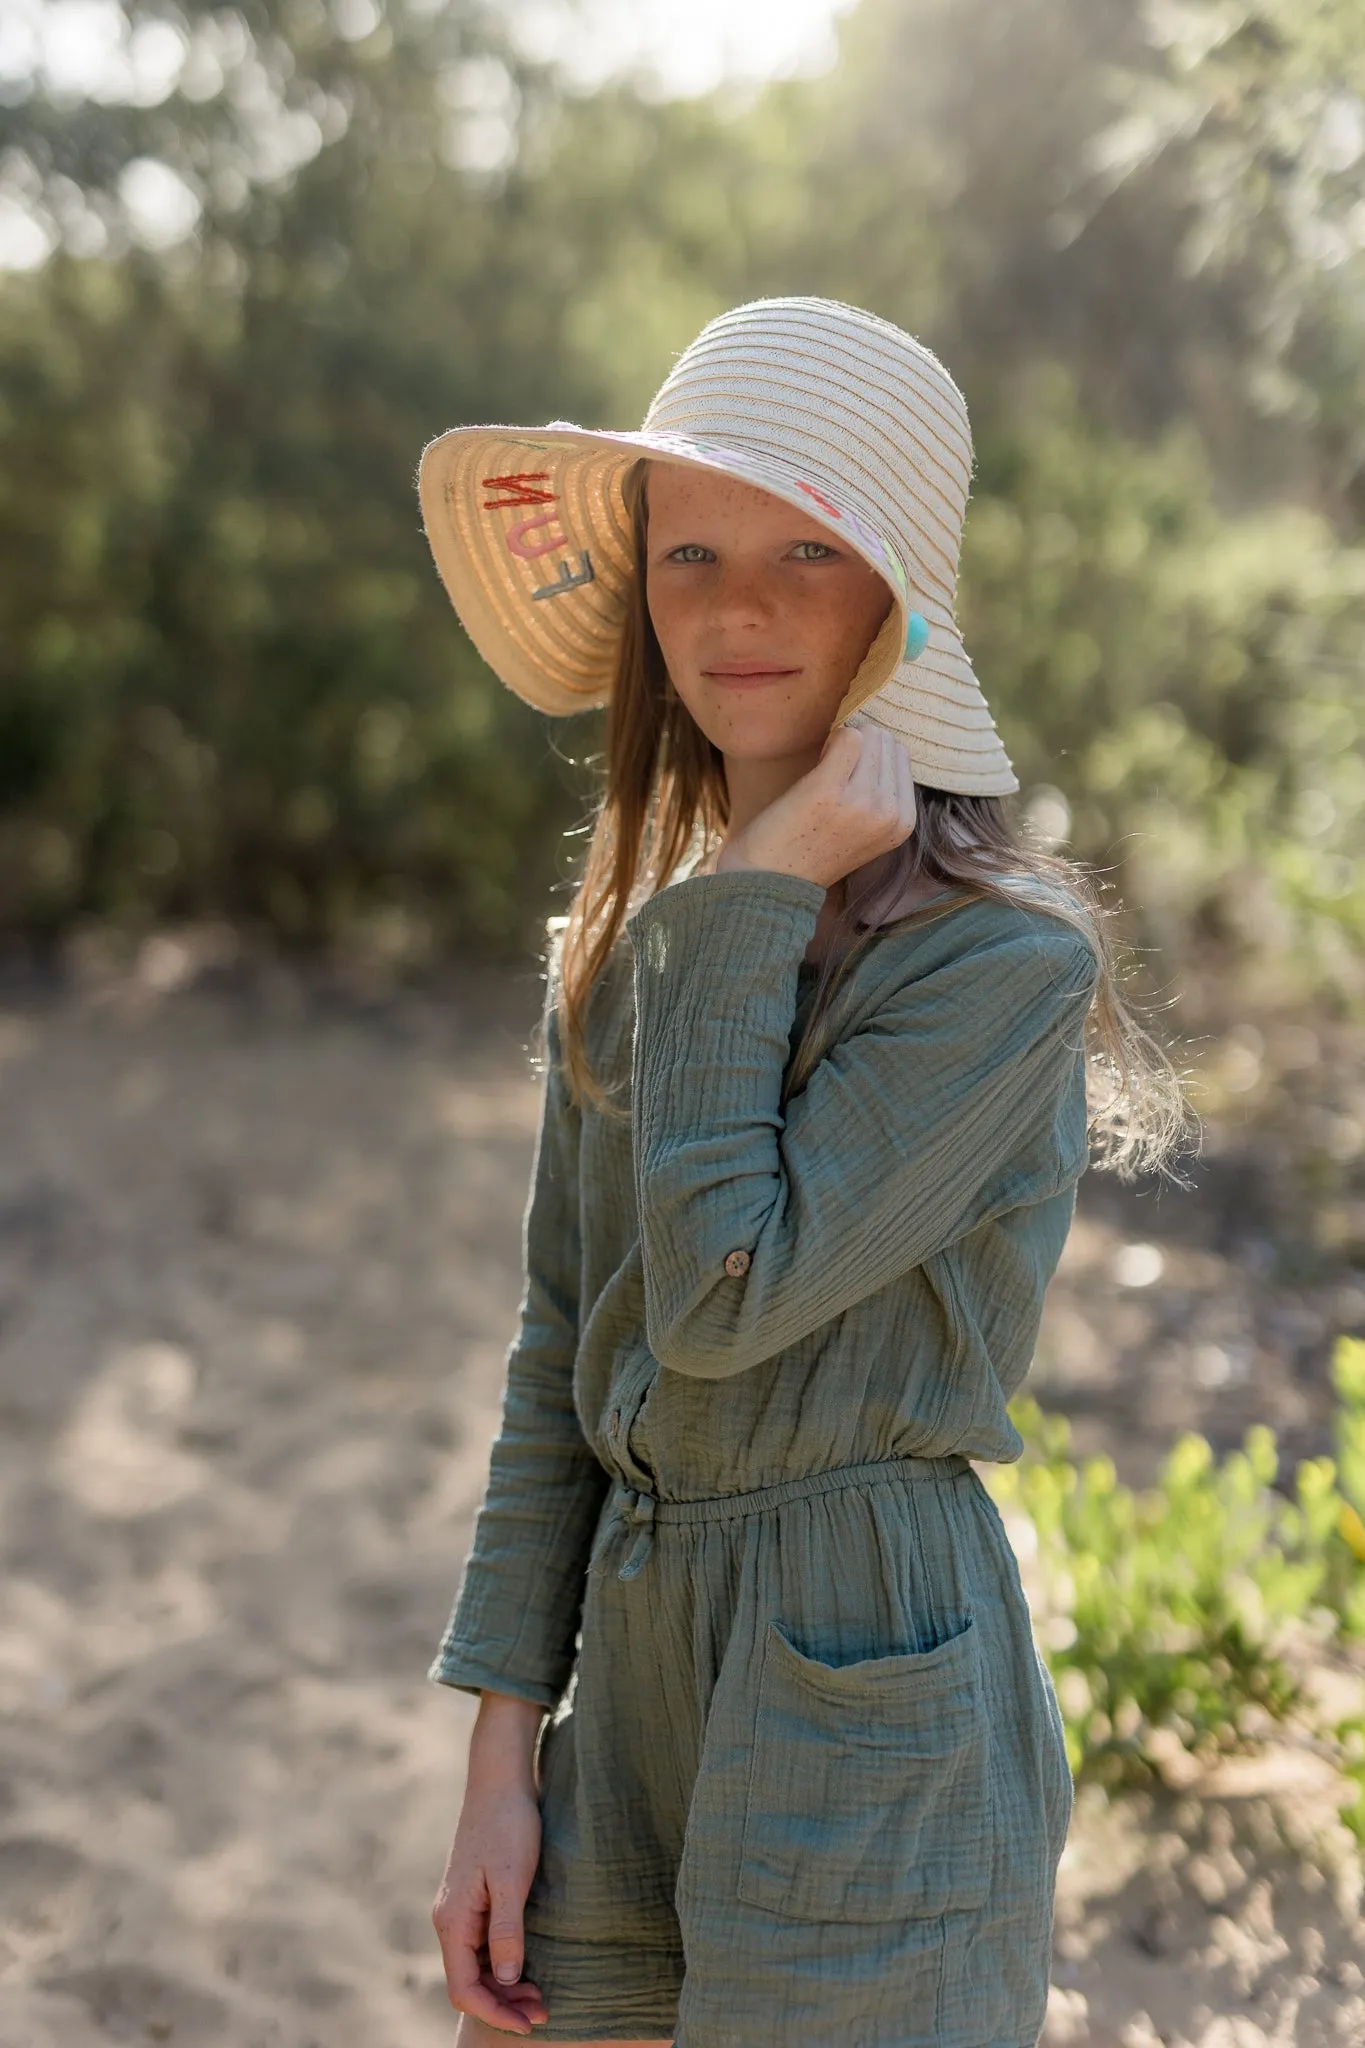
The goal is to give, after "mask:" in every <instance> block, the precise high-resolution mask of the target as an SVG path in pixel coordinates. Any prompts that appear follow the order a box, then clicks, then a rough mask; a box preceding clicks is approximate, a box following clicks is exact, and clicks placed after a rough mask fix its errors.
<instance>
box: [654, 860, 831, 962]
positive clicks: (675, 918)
mask: <svg viewBox="0 0 1365 2048" xmlns="http://www.w3.org/2000/svg"><path fill="white" fill-rule="evenodd" d="M826 893H827V892H826V890H825V888H824V885H823V884H822V883H820V882H808V881H807V880H806V879H805V878H804V876H801V875H784V874H780V873H779V872H778V871H777V869H775V868H727V869H725V870H724V871H723V872H722V873H721V874H719V875H689V876H688V877H687V879H686V880H685V881H682V882H670V883H669V885H668V886H667V888H664V889H660V890H658V891H657V893H656V894H655V895H653V896H649V897H646V899H645V901H644V902H643V903H641V904H640V905H638V907H637V908H636V909H635V910H634V911H632V913H631V914H630V916H629V917H628V918H627V919H626V930H627V931H628V932H629V933H630V936H631V938H632V940H633V942H634V944H635V946H636V948H637V950H638V949H639V948H641V947H642V946H643V947H644V948H645V949H646V950H647V952H648V953H649V955H650V957H651V958H653V956H654V955H655V954H657V953H659V952H662V953H663V954H665V955H666V953H667V951H668V943H667V940H668V938H669V937H671V936H672V935H673V934H674V933H676V935H677V938H678V940H679V942H680V943H681V944H683V945H686V944H687V943H688V942H689V939H690V938H691V937H692V936H694V935H695V937H696V938H697V939H698V940H700V939H702V938H703V937H704V938H705V941H706V944H707V949H708V953H710V952H711V949H712V948H713V947H714V946H719V947H720V948H721V951H722V953H723V955H725V956H727V957H726V959H725V960H723V961H722V964H728V956H730V955H733V957H734V959H735V960H736V961H742V960H744V959H746V958H752V954H753V948H754V944H755V941H761V939H762V938H764V937H768V938H770V939H772V940H776V941H777V942H778V943H779V944H780V943H781V942H782V941H783V940H784V939H785V940H787V941H788V943H790V944H794V943H795V942H796V939H797V938H798V936H799V938H800V942H801V951H803V952H804V950H805V948H806V946H807V945H808V944H809V943H810V940H811V937H812V935H813V934H814V931H815V922H816V919H817V918H818V917H819V915H820V911H821V909H822V907H823V905H824V901H825V896H826ZM661 935H663V942H662V945H661V944H660V940H661ZM655 964H657V965H660V966H662V965H663V964H664V962H663V960H662V959H658V960H657V961H656V962H655Z"/></svg>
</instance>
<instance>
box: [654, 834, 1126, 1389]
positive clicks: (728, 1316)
mask: <svg viewBox="0 0 1365 2048" xmlns="http://www.w3.org/2000/svg"><path fill="white" fill-rule="evenodd" d="M824 895H825V891H824V889H823V887H822V886H821V885H819V884H818V883H815V882H810V881H807V880H806V879H804V878H803V877H798V876H795V875H790V874H779V873H776V872H767V871H753V870H746V871H739V872H722V873H720V874H716V875H711V876H694V877H690V878H689V879H688V880H686V881H683V882H677V883H674V884H673V885H672V886H671V887H669V888H667V889H664V890H661V891H660V892H659V893H658V894H657V895H655V896H653V897H651V898H649V899H648V901H647V902H645V903H644V904H642V905H641V906H640V908H639V909H638V910H637V911H636V912H635V913H634V915H633V916H632V917H631V919H630V920H629V923H628V930H629V932H630V936H631V939H632V941H633V944H634V948H635V969H634V973H635V1001H636V1037H635V1055H634V1058H635V1072H634V1095H633V1100H634V1106H635V1146H636V1153H635V1170H636V1183H637V1192H638V1197H639V1204H640V1228H641V1241H642V1249H643V1254H644V1273H645V1301H646V1319H647V1324H646V1328H647V1337H648V1341H649V1346H650V1349H651V1351H652V1352H653V1353H654V1356H655V1357H656V1358H657V1359H658V1360H659V1362H660V1364H661V1365H664V1366H666V1367H670V1368H672V1369H673V1370H674V1371H676V1372H684V1373H689V1374H691V1375H693V1376H694V1377H696V1378H700V1379H727V1378H729V1377H731V1376H732V1375H733V1374H735V1373H740V1372H744V1371H746V1370H747V1369H748V1367H750V1366H752V1365H757V1364H759V1363H760V1362H761V1361H762V1360H764V1359H766V1358H771V1357H772V1356H773V1355H774V1354H775V1353H776V1352H778V1351H781V1350H783V1349H785V1348H786V1347H787V1346H789V1345H791V1344H794V1343H796V1342H798V1341H799V1340H800V1339H801V1338H803V1337H805V1336H807V1335H808V1334H809V1333H810V1332H811V1331H812V1330H815V1329H818V1328H819V1327H820V1326H821V1325H822V1324H823V1323H826V1322H828V1321H830V1320H831V1319H832V1318H834V1317H836V1316H838V1315H840V1314H842V1313H843V1312H844V1311H845V1310H846V1309H848V1308H850V1307H852V1305H853V1304H854V1303H855V1302H857V1301H860V1300H861V1299H863V1298H864V1297H865V1296H866V1295H869V1294H871V1293H873V1292H875V1291H876V1290H877V1289H878V1288H881V1287H884V1286H885V1285H886V1284H887V1283H888V1282H889V1281H891V1280H894V1279H895V1278H896V1277H897V1276H898V1275H900V1274H902V1273H905V1272H907V1271H909V1270H911V1269H912V1268H913V1267H915V1266H917V1265H920V1264H922V1263H923V1262H924V1261H925V1260H926V1259H927V1258H929V1257H931V1256H932V1255H933V1254H934V1253H935V1252H936V1251H939V1250H941V1249H943V1248H944V1247H945V1246H946V1245H949V1244H951V1243H953V1242H954V1241H955V1240H956V1239H958V1238H959V1237H961V1236H963V1235H964V1234H965V1233H966V1232H967V1231H969V1230H971V1229H974V1228H975V1227H976V1226H977V1225H979V1224H981V1223H983V1222H985V1221H986V1220H987V1219H988V1218H989V1217H991V1216H993V1215H998V1214H1000V1213H1001V1212H1003V1211H1004V1210H1005V1209H1007V1208H1011V1207H1014V1206H1016V1205H1017V1204H1018V1203H1020V1202H1021V1201H1038V1200H1041V1199H1043V1198H1044V1197H1046V1196H1047V1195H1049V1194H1052V1193H1055V1192H1057V1191H1058V1190H1059V1189H1060V1188H1062V1187H1064V1186H1066V1185H1068V1184H1069V1183H1070V1182H1071V1181H1074V1180H1075V1179H1076V1178H1077V1177H1078V1176H1079V1174H1080V1172H1081V1171H1082V1169H1083V1167H1084V1164H1085V1158H1086V1140H1085V1114H1084V1091H1083V1087H1082V1086H1080V1085H1079V1083H1080V1076H1081V1073H1082V1071H1083V1065H1082V1054H1081V1050H1080V1047H1081V1042H1082V1029H1083V1024H1084V1019H1085V1014H1086V1010H1087V1008H1088V1006H1089V1001H1090V996H1091V993H1092V991H1093V988H1094V983H1095V974H1096V967H1095V962H1094V959H1093V956H1092V954H1091V952H1090V950H1089V948H1088V947H1087V946H1086V945H1085V943H1084V941H1083V940H1082V939H1080V938H1079V937H1078V936H1077V935H1075V934H1074V933H1072V932H1071V931H1070V930H1069V929H1068V928H1067V927H1066V926H1064V925H1062V924H1060V923H1059V922H1057V921H1056V920H1055V919H1052V918H1049V917H1046V916H1044V915H1042V914H1041V913H1040V914H1038V915H1036V916H1029V915H1018V914H1015V913H1012V912H1010V911H1008V910H1003V911H1001V912H1000V913H998V914H995V915H992V914H991V911H992V909H993V908H994V907H993V906H979V907H971V908H967V909H962V910H958V911H955V912H953V913H952V914H951V916H949V917H947V918H945V919H943V920H941V921H940V925H939V927H938V929H939V931H940V933H947V932H948V931H949V928H950V927H955V926H956V921H957V920H958V919H972V920H974V927H973V936H972V939H971V943H970V944H969V945H968V946H967V947H966V949H965V950H964V949H963V948H962V946H961V944H960V943H955V942H954V941H955V940H957V939H958V938H959V936H960V933H961V927H957V930H956V932H955V933H954V935H953V938H951V939H946V940H941V941H940V944H939V947H938V952H937V956H935V955H934V954H933V953H926V955H924V956H923V957H924V959H925V967H924V971H923V972H922V973H921V974H920V975H919V977H918V978H916V979H915V980H913V981H911V982H909V983H907V984H906V985H904V986H903V987H901V988H899V989H897V990H896V991H895V992H894V993H893V994H892V995H891V996H890V997H889V998H888V999H887V1001H886V1002H885V1004H884V1005H883V1006H882V1007H881V1008H880V1009H878V1010H877V1011H876V1012H875V1014H873V1015H872V1016H870V1017H868V1018H866V1019H865V1020H864V1021H863V1022H862V1024H861V1026H860V1028H859V1029H858V1030H857V1031H855V1032H854V1033H853V1034H852V1035H851V1036H849V1037H847V1038H845V1039H843V1040H842V1041H840V1042H839V1043H837V1044H835V1045H834V1046H833V1047H832V1048H831V1049H830V1051H829V1052H828V1054H827V1055H826V1056H825V1057H824V1058H823V1059H822V1060H821V1061H820V1062H819V1064H818V1065H817V1066H816V1068H815V1070H814V1072H813V1073H812V1074H811V1076H810V1079H809V1081H808V1082H807V1084H806V1086H805V1088H804V1089H803V1090H802V1091H800V1092H799V1093H798V1094H797V1095H796V1096H794V1097H793V1098H792V1100H791V1101H790V1102H789V1104H788V1106H787V1109H786V1112H785V1114H784V1112H783V1111H782V1109H781V1107H780V1095H781V1086H782V1076H783V1069H784V1065H785V1063H786V1060H787V1057H788V1052H789V1042H790V1033H791V1026H792V1020H793V1015H794V1011H795V1002H796V971H797V966H798V964H799V962H800V960H801V957H802V955H803V953H804V951H805V949H806V946H807V945H808V944H809V941H810V939H811V936H812V934H813V932H814V930H815V922H816V918H817V915H818V913H819V910H820V906H821V904H822V902H823V900H824ZM983 912H984V914H983ZM734 1253H739V1254H741V1255H742V1256H741V1257H740V1258H738V1259H735V1258H732V1257H730V1255H731V1254H734ZM727 1258H730V1266H729V1268H728V1269H727V1264H726V1261H727Z"/></svg>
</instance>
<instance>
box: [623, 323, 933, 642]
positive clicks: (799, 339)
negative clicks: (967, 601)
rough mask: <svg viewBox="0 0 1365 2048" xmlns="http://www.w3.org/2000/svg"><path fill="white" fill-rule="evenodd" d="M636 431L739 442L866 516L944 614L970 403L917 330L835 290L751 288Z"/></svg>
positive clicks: (692, 350) (912, 582) (689, 352)
mask: <svg viewBox="0 0 1365 2048" xmlns="http://www.w3.org/2000/svg"><path fill="white" fill-rule="evenodd" d="M644 431H645V432H647V433H650V434H676V435H679V436H682V437H684V438H686V439H687V440H690V441H697V442H701V443H703V444H711V445H713V446H716V447H719V448H721V449H734V450H742V451H743V452H744V453H745V454H746V455H747V456H749V457H751V458H752V460H753V463H754V464H755V466H757V467H758V468H759V469H760V470H761V468H762V466H763V465H764V464H765V463H769V462H771V463H773V464H774V465H779V466H780V469H775V470H774V477H775V479H776V478H777V477H778V476H779V475H780V477H781V485H782V487H783V489H784V495H785V494H786V492H789V491H790V487H791V474H792V471H793V470H795V471H796V472H797V474H798V476H800V477H803V478H807V479H808V480H809V484H810V486H812V487H813V490H812V496H815V495H816V494H817V493H818V494H819V496H820V497H821V498H822V499H825V500H828V501H829V504H830V505H832V506H833V507H835V508H841V509H843V510H844V511H845V512H846V513H847V512H848V511H852V512H853V514H854V516H855V519H857V520H861V521H863V522H866V523H868V524H870V525H871V526H872V528H873V530H874V531H875V532H876V533H877V534H878V536H879V537H880V539H881V540H882V542H883V543H884V545H885V546H886V547H887V548H889V550H890V551H891V553H892V554H893V556H894V557H895V558H896V560H897V561H898V562H899V564H900V566H901V567H902V568H903V570H904V572H905V576H906V579H907V582H908V584H909V587H910V590H911V591H912V592H913V593H915V594H916V596H917V598H923V599H926V600H928V601H929V603H930V606H931V608H933V609H938V608H942V610H944V611H945V612H946V613H947V614H948V616H949V617H951V616H952V611H953V603H954V595H955V590H956V584H957V569H958V559H959V555H960V552H961V546H962V526H963V521H964V519H965V517H966V511H967V499H968V495H969V492H970V488H971V476H972V466H973V451H972V436H971V424H970V421H969V419H968V416H967V404H966V400H965V399H964V398H963V396H962V393H961V391H960V390H959V389H958V387H957V385H956V384H955V383H954V381H953V379H952V377H951V376H950V375H949V374H948V371H947V370H946V369H945V368H944V366H943V364H942V363H940V362H939V360H938V358H937V356H935V355H934V354H933V352H932V351H931V350H930V349H927V348H926V347H925V346H924V345H923V343H922V342H919V341H916V340H915V339H914V337H913V336H912V335H909V334H906V333H905V332H904V331H903V330H902V329H901V328H899V327H895V326H893V325H892V323H891V322H890V321H888V320H882V319H879V318H878V317H877V315H876V314H873V313H867V312H864V311H863V310H862V309H861V308H859V307H856V306H845V305H843V304H841V303H840V302H839V301H837V300H834V299H818V298H780V299H755V300H752V301H751V302H750V303H749V304H747V305H743V306H736V307H734V308H733V309H732V310H731V311H729V312H727V313H722V314H721V315H720V316H719V317H718V318H717V319H715V320H712V321H711V322H710V323H709V324H708V325H707V326H706V327H704V328H703V329H702V331H701V333H700V334H699V335H698V336H697V338H696V340H695V341H694V342H692V343H691V345H690V346H689V347H688V348H686V349H685V350H684V351H683V353H682V354H681V356H679V358H678V360H677V362H676V363H675V364H674V366H673V369H672V370H671V371H670V373H669V375H668V376H667V377H666V378H665V380H664V382H663V384H662V385H661V386H660V388H659V390H658V391H657V393H656V394H655V396H654V399H653V401H652V403H651V405H650V408H649V411H648V413H647V414H646V416H645V421H644Z"/></svg>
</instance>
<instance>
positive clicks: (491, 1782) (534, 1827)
mask: <svg viewBox="0 0 1365 2048" xmlns="http://www.w3.org/2000/svg"><path fill="white" fill-rule="evenodd" d="M515 1704H516V1705H517V1706H524V1702H521V1701H517V1702H516V1703H515ZM530 1711H531V1712H532V1713H534V1714H535V1717H536V1720H537V1721H538V1720H539V1711H538V1710H537V1709H531V1710H530ZM532 1732H533V1733H534V1724H532ZM539 1857H540V1805H539V1801H538V1800H537V1797H536V1789H535V1783H534V1779H533V1776H532V1773H531V1769H530V1765H529V1758H522V1757H521V1756H520V1755H519V1754H515V1753H514V1754H510V1755H507V1754H505V1753H504V1752H503V1751H501V1749H500V1752H499V1755H498V1756H497V1758H496V1759H494V1760H493V1761H491V1762H490V1761H489V1759H488V1757H487V1755H486V1754H485V1755H484V1756H483V1757H481V1756H480V1753H479V1750H478V1748H477V1747H476V1746H471V1752H470V1767H469V1776H468V1779H467V1782H466V1786H465V1796H464V1804H463V1806H462V1807H461V1809H460V1819H459V1825H458V1826H457V1827H456V1830H455V1839H454V1841H453V1842H452V1843H451V1847H450V1855H449V1858H448V1859H447V1862H446V1868H445V1875H444V1876H443V1877H442V1879H441V1885H440V1890H439V1891H438V1892H437V1894H436V1903H435V1905H434V1906H433V1907H432V1911H431V1919H432V1925H433V1926H434V1927H435V1929H436V1936H437V1939H438V1940H439V1942H440V1944H441V1959H442V1961H443V1962H444V1964H445V1973H446V1990H447V1992H448V1993H449V1996H450V2002H451V2004H452V2005H453V2006H454V2007H455V2010H456V2011H457V2012H467V2013H469V2014H471V2015H472V2016H473V2018H475V2019H478V2020H482V2021H483V2022H484V2023H485V2024H486V2025H487V2026H490V2027H500V2028H502V2029H503V2030H504V2031H505V2032H507V2033H511V2034H529V2033H530V2031H531V2029H532V2027H533V2026H543V2025H544V2023H545V2021H546V2020H547V2019H548V2017H549V2014H548V2012H547V2010H546V2007H545V2001H544V1999H543V1998H542V1997H541V1995H540V1991H539V1989H538V1988H537V1986H536V1985H534V1984H530V1983H527V1982H525V1981H524V1980H522V1977H521V1970H522V1963H523V1960H524V1954H525V1951H524V1943H523V1934H522V1912H523V1908H524V1907H525V1904H526V1894H527V1893H528V1892H529V1890H530V1889H531V1880H532V1878H533V1877H534V1876H535V1873H536V1864H537V1862H538V1860H539Z"/></svg>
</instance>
